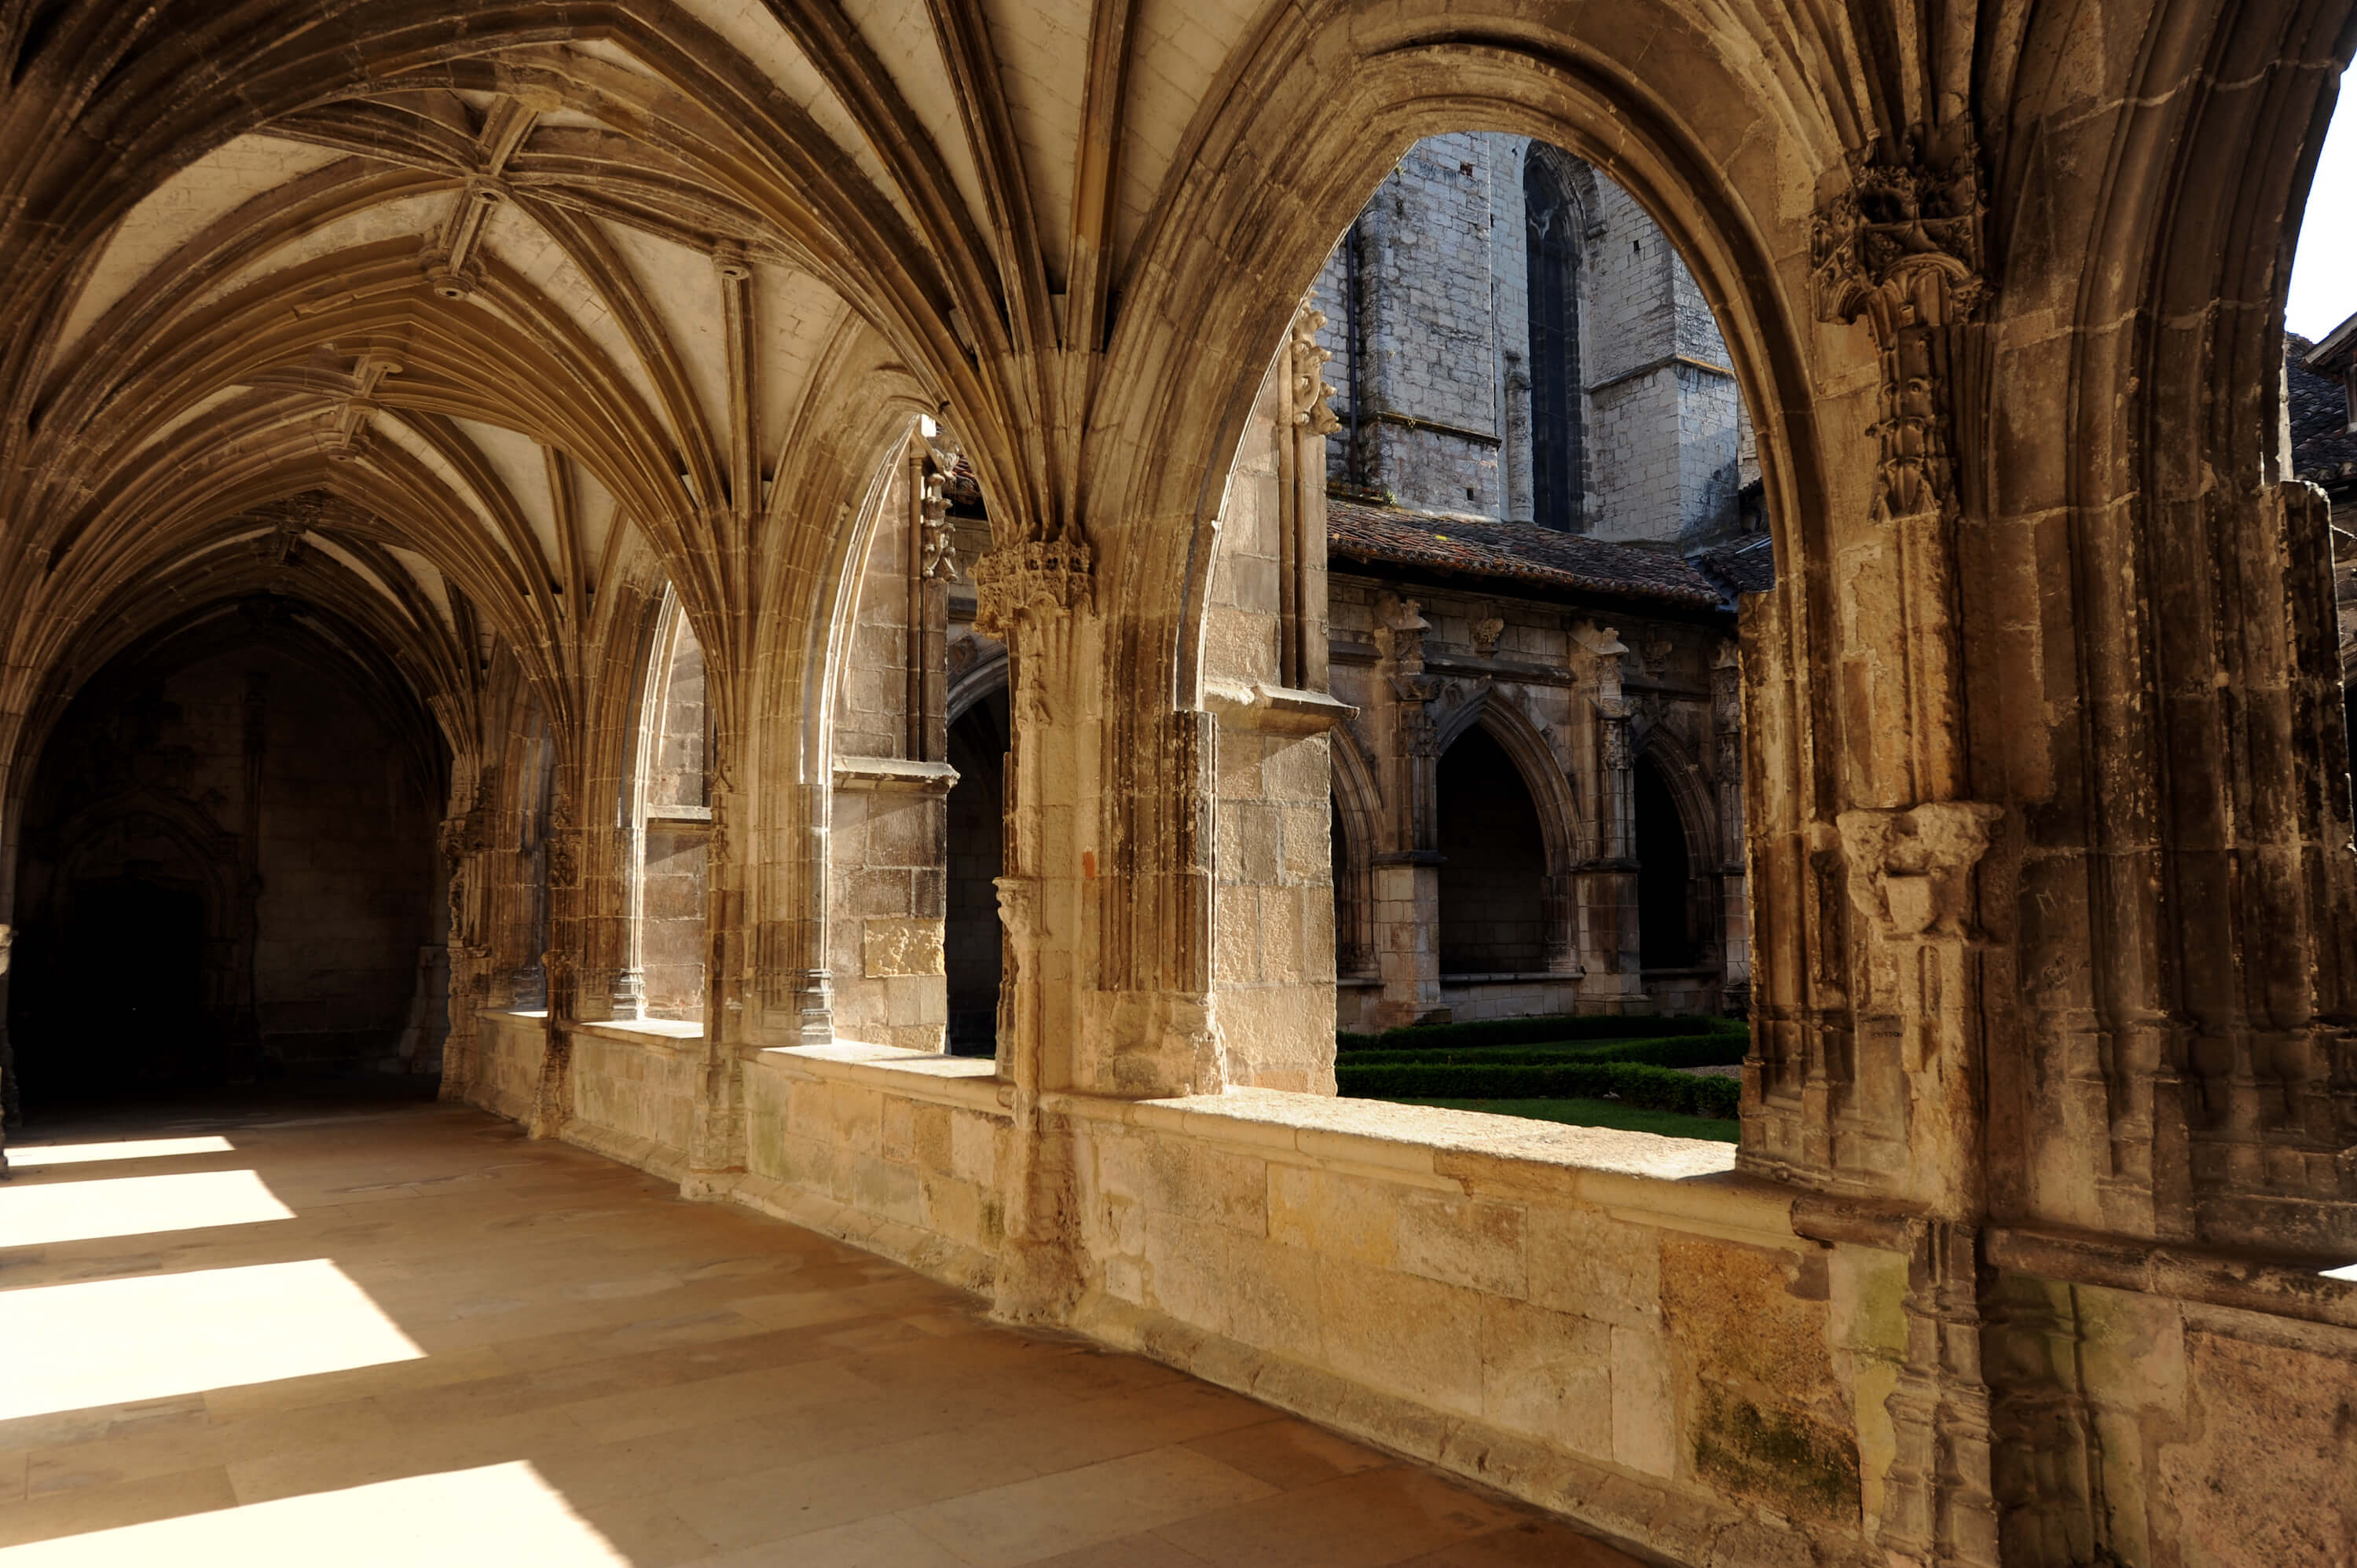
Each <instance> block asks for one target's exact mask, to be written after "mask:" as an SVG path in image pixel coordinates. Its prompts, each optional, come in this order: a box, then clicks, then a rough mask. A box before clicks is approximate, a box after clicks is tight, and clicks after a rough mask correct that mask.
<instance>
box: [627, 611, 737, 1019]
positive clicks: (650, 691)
mask: <svg viewBox="0 0 2357 1568" xmlns="http://www.w3.org/2000/svg"><path fill="white" fill-rule="evenodd" d="M641 693H642V695H641V700H640V709H639V736H638V746H637V748H636V754H637V767H636V768H635V770H634V775H633V779H632V789H631V792H630V795H631V799H630V829H631V833H630V840H631V842H632V843H635V844H636V845H637V848H638V859H637V865H635V866H634V867H632V868H631V870H632V875H631V877H630V954H629V960H628V963H627V966H626V967H625V968H624V970H623V971H622V972H621V974H620V975H619V977H618V979H617V982H616V984H615V995H614V999H613V1014H614V1016H616V1017H619V1018H640V1017H644V1018H673V1019H695V1018H701V1017H703V1015H704V989H705V985H704V983H705V974H704V936H705V877H706V875H707V874H708V869H709V868H708V866H707V864H706V863H707V859H708V855H709V850H710V843H711V837H712V806H711V800H710V797H709V795H708V793H707V790H708V788H709V785H708V781H707V779H706V777H705V757H707V755H708V753H709V749H710V739H709V734H708V731H709V720H708V718H707V714H706V709H705V682H704V645H703V644H702V643H700V642H698V641H697V640H696V638H695V630H694V628H693V627H691V626H690V625H689V624H688V619H687V616H686V614H685V612H684V611H683V610H682V609H681V607H680V603H679V596H678V595H677V594H675V593H668V592H667V593H666V594H665V595H664V598H663V607H662V613H661V615H660V616H659V618H657V621H656V627H655V635H654V637H653V639H652V641H651V645H650V647H649V650H648V656H647V668H646V673H645V678H644V683H643V685H642V687H641Z"/></svg>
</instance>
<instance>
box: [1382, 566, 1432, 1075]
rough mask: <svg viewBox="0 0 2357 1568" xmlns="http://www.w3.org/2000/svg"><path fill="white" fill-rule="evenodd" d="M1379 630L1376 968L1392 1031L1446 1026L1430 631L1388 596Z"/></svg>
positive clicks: (1407, 603) (1412, 606) (1385, 1021)
mask: <svg viewBox="0 0 2357 1568" xmlns="http://www.w3.org/2000/svg"><path fill="white" fill-rule="evenodd" d="M1380 614H1381V617H1382V624H1381V625H1379V626H1378V627H1377V628H1375V646H1376V648H1377V650H1378V651H1379V652H1380V654H1381V658H1380V659H1379V660H1378V661H1377V662H1376V665H1375V690H1376V703H1375V707H1374V711H1373V712H1372V714H1371V715H1370V717H1371V719H1372V725H1373V728H1374V731H1375V749H1376V753H1377V755H1378V756H1380V757H1382V758H1383V778H1382V780H1381V782H1382V786H1383V806H1384V808H1385V821H1384V823H1383V828H1384V833H1385V838H1386V839H1387V841H1388V842H1387V843H1385V845H1384V847H1383V849H1382V850H1381V851H1379V852H1378V853H1377V854H1375V855H1374V856H1373V862H1374V865H1373V875H1372V878H1371V879H1370V880H1372V883H1373V885H1374V887H1373V891H1374V920H1373V925H1374V939H1375V963H1376V966H1377V969H1378V971H1379V972H1380V973H1381V974H1382V975H1383V1000H1382V1001H1381V1002H1380V1003H1378V1004H1376V1009H1375V1016H1376V1019H1377V1021H1378V1022H1379V1023H1381V1024H1382V1025H1383V1026H1384V1027H1386V1028H1398V1027H1400V1026H1404V1025H1409V1024H1445V1023H1447V1022H1448V1009H1447V1008H1446V1007H1444V1006H1443V1005H1442V1004H1441V1000H1440V866H1441V862H1442V858H1443V857H1442V855H1441V854H1440V818H1439V810H1438V807H1439V780H1438V768H1439V761H1440V736H1439V731H1438V727H1437V724H1436V722H1435V720H1434V717H1433V714H1432V702H1433V699H1434V698H1436V697H1437V696H1438V695H1439V694H1440V680H1439V677H1437V676H1435V675H1429V674H1426V672H1425V668H1424V634H1425V633H1426V632H1427V631H1429V630H1431V629H1432V623H1431V622H1429V621H1427V620H1426V619H1425V618H1424V617H1423V615H1422V614H1421V613H1419V607H1418V606H1417V604H1416V602H1415V600H1414V599H1403V598H1399V597H1396V596H1392V595H1385V596H1384V597H1383V603H1382V605H1381V607H1380Z"/></svg>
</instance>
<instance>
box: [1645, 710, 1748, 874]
mask: <svg viewBox="0 0 2357 1568" xmlns="http://www.w3.org/2000/svg"><path fill="white" fill-rule="evenodd" d="M1637 756H1638V757H1640V758H1644V759H1650V760H1651V761H1652V764H1653V767H1654V768H1656V769H1657V770H1658V771H1659V772H1660V774H1661V777H1662V781H1663V783H1664V784H1667V785H1668V786H1669V789H1670V798H1671V799H1672V800H1674V801H1675V802H1676V803H1677V808H1678V822H1679V825H1680V826H1681V827H1683V828H1684V830H1685V835H1686V853H1687V854H1688V856H1689V857H1690V858H1691V859H1692V861H1693V863H1694V865H1695V869H1696V870H1697V872H1699V871H1701V870H1704V869H1706V868H1708V867H1710V866H1714V865H1719V864H1720V863H1721V862H1722V861H1723V860H1725V859H1726V858H1727V855H1726V854H1725V853H1724V852H1723V850H1722V849H1721V847H1720V844H1719V842H1718V806H1717V802H1716V801H1715V800H1713V798H1712V795H1711V787H1710V783H1709V780H1708V779H1706V777H1705V776H1704V774H1703V770H1702V763H1701V761H1700V760H1699V759H1698V758H1696V757H1695V754H1694V753H1693V752H1692V751H1691V750H1690V749H1688V748H1687V746H1686V744H1685V742H1684V741H1683V740H1681V739H1680V738H1679V737H1678V736H1677V734H1676V732H1675V731H1674V730H1672V729H1671V728H1670V727H1669V726H1668V725H1659V724H1657V725H1653V726H1652V728H1651V729H1649V730H1647V731H1646V732H1645V736H1644V738H1643V739H1642V740H1641V741H1640V742H1638V745H1637Z"/></svg>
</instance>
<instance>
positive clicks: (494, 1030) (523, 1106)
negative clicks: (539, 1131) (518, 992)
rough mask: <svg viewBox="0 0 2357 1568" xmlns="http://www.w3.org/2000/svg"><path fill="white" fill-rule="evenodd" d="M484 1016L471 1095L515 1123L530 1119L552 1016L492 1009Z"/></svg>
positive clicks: (485, 1108) (490, 1109)
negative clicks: (549, 1021) (549, 1020)
mask: <svg viewBox="0 0 2357 1568" xmlns="http://www.w3.org/2000/svg"><path fill="white" fill-rule="evenodd" d="M479 1018H480V1023H479V1026H478V1028H477V1030H476V1039H477V1042H478V1044H477V1047H476V1048H477V1049H478V1050H479V1052H480V1053H481V1054H480V1057H479V1059H478V1060H477V1062H476V1064H475V1072H474V1080H473V1082H472V1083H471V1084H470V1085H469V1086H468V1092H467V1099H468V1101H469V1102H470V1103H472V1104H475V1105H479V1106H481V1107H482V1108H483V1109H484V1110H486V1111H489V1112H492V1113H493V1114H494V1115H499V1116H504V1117H506V1118H507V1119H508V1120H509V1121H511V1122H530V1121H531V1120H532V1108H533V1101H535V1100H536V1099H538V1097H539V1094H540V1070H541V1059H542V1058H543V1057H544V1056H545V1055H546V1054H547V1049H548V1015H547V1014H545V1013H511V1012H503V1011H498V1010H488V1009H487V1010H486V1011H484V1012H483V1013H482V1014H480V1015H479Z"/></svg>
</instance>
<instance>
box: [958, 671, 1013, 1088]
mask: <svg viewBox="0 0 2357 1568" xmlns="http://www.w3.org/2000/svg"><path fill="white" fill-rule="evenodd" d="M1006 737H1007V714H1006V688H1005V687H1003V686H1002V687H1000V688H999V689H998V690H996V691H995V692H992V693H990V694H989V695H987V696H985V697H983V698H982V699H980V700H979V701H977V702H975V703H974V704H973V705H972V706H970V707H968V708H967V709H966V710H965V712H963V714H959V715H958V716H957V718H956V719H954V720H953V721H952V723H951V725H950V728H949V762H950V766H951V767H952V768H956V769H957V775H958V778H957V782H956V783H955V784H953V785H952V786H951V787H950V798H949V867H948V870H949V914H948V918H947V923H946V925H945V927H944V929H943V932H942V950H943V967H944V968H945V970H946V971H947V972H948V976H949V1014H950V1023H949V1048H950V1054H951V1055H952V1056H961V1057H986V1056H990V1055H992V1054H993V1053H994V1052H995V1051H996V1049H997V1048H998V980H999V966H1000V964H1001V962H1002V961H1003V957H1004V944H1003V941H1002V939H1001V935H1000V931H999V924H998V877H999V875H1000V874H1001V873H1002V872H1003V871H1004V870H1005V869H1006V845H1005V840H1004V834H1005V832H1006V810H1005V800H1006Z"/></svg>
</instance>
